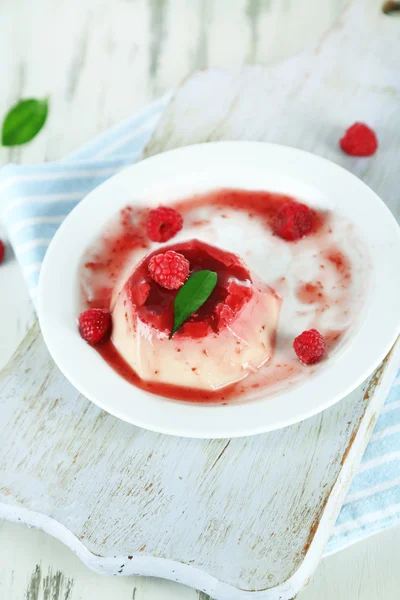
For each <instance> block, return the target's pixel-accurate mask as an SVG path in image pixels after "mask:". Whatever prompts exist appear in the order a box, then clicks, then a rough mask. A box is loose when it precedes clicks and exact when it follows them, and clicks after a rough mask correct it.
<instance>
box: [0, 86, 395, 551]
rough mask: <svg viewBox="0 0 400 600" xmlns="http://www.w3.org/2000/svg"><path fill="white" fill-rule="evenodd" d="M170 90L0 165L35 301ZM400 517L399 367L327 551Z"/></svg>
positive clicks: (9, 218)
mask: <svg viewBox="0 0 400 600" xmlns="http://www.w3.org/2000/svg"><path fill="white" fill-rule="evenodd" d="M170 96H171V94H168V95H166V96H164V97H163V98H161V99H160V100H159V101H157V102H154V103H153V104H151V105H150V106H148V107H147V108H146V109H145V110H143V111H142V112H140V113H139V114H137V115H135V116H134V117H132V118H130V119H128V120H126V121H124V122H123V123H121V124H119V125H117V126H116V127H113V128H112V129H110V130H108V131H106V132H105V133H104V134H102V135H100V136H99V137H97V138H96V139H94V140H93V141H92V142H90V143H89V144H86V145H85V146H83V147H82V148H81V149H80V150H78V151H77V152H74V153H73V154H71V155H69V156H68V157H67V158H65V159H64V160H62V161H59V162H53V163H46V164H41V165H13V164H10V165H7V166H6V167H3V168H2V169H1V170H0V219H1V220H2V222H3V224H4V225H5V227H6V230H7V232H8V236H9V239H10V242H11V244H12V246H13V249H14V251H15V254H16V256H17V259H18V261H19V263H20V265H21V268H22V271H23V274H24V277H25V280H26V283H27V285H28V288H29V291H30V294H31V298H32V301H33V303H34V304H35V303H36V296H37V285H38V279H39V272H40V267H41V264H42V261H43V257H44V255H45V253H46V250H47V247H48V245H49V243H50V241H51V239H52V237H53V235H54V234H55V232H56V231H57V229H58V227H59V226H60V224H61V223H62V221H63V220H64V218H65V217H66V216H67V215H68V213H69V212H70V211H71V210H72V209H73V208H74V206H75V205H76V204H77V203H78V202H79V201H80V200H81V199H82V198H84V197H85V196H86V195H87V194H88V193H89V192H90V191H91V190H93V189H94V188H95V187H97V186H98V185H99V184H100V183H102V182H103V181H105V180H106V179H108V178H109V177H111V176H112V175H114V174H115V173H117V172H118V171H119V170H120V169H122V168H123V167H125V166H127V165H131V164H133V163H134V162H136V161H137V160H140V158H141V153H142V150H143V148H144V146H145V145H146V143H147V141H148V140H149V138H150V136H151V133H152V131H153V130H154V127H155V125H156V124H157V121H158V119H159V118H160V116H161V114H162V112H163V110H164V108H165V106H166V105H167V103H168V101H169V98H170ZM399 523H400V372H399V373H398V375H397V379H396V381H395V383H394V385H393V387H392V389H391V391H390V393H389V395H388V398H387V400H386V403H385V406H384V408H383V410H382V413H381V415H380V417H379V420H378V422H377V424H376V426H375V429H374V432H373V435H372V437H371V440H370V443H369V445H368V447H367V449H366V452H365V454H364V457H363V459H362V463H361V465H360V468H359V470H358V472H357V474H356V476H355V477H354V480H353V483H352V485H351V488H350V491H349V493H348V496H347V498H346V500H345V503H344V505H343V507H342V509H341V512H340V515H339V517H338V520H337V523H336V525H335V528H334V531H333V534H332V536H331V538H330V540H329V543H328V545H327V548H326V551H325V554H330V553H332V552H335V551H337V550H340V549H341V548H344V547H346V546H348V545H350V544H351V543H353V542H355V541H357V540H360V539H362V538H364V537H367V536H369V535H371V534H373V533H376V532H378V531H382V530H383V529H386V528H388V527H392V526H394V525H397V524H399Z"/></svg>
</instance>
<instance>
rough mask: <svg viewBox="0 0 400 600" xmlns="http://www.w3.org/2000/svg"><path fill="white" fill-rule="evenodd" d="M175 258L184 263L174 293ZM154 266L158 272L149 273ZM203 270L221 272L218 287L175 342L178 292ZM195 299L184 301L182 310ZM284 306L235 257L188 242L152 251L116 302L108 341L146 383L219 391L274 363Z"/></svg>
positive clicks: (216, 286)
mask: <svg viewBox="0 0 400 600" xmlns="http://www.w3.org/2000/svg"><path fill="white" fill-rule="evenodd" d="M165 256H166V257H167V258H165ZM176 256H178V257H184V259H185V260H184V261H182V264H183V268H182V269H181V271H182V279H183V280H181V281H177V282H174V281H172V286H173V288H175V289H168V288H169V287H171V280H170V279H169V278H168V277H169V275H170V269H172V270H173V269H174V268H176V265H178V268H177V272H178V279H179V274H180V271H179V261H177V262H176V263H175V264H174V257H176ZM168 257H170V258H171V261H170V262H169V261H168ZM157 258H159V260H158V261H157ZM163 261H164V263H163ZM157 262H158V264H159V265H160V269H159V270H158V273H156V272H154V269H153V271H152V268H151V267H152V265H153V266H154V265H156V264H157ZM185 268H186V269H187V271H186V272H184V271H185ZM163 269H164V270H163ZM205 272H210V273H214V274H216V283H215V287H214V288H213V290H212V292H211V293H210V295H209V297H208V298H207V300H206V301H205V302H204V304H202V306H200V307H199V309H198V310H196V311H195V312H194V313H193V314H190V316H188V318H187V319H186V320H185V321H184V322H183V323H182V324H181V325H180V326H179V327H178V328H177V330H176V331H175V332H174V333H173V335H172V336H171V332H172V331H173V328H174V307H175V308H176V299H177V296H178V294H179V290H177V289H176V287H178V286H179V287H181V286H180V285H179V284H184V282H185V281H189V279H190V277H191V276H192V275H194V274H196V273H197V274H198V273H205ZM155 279H156V280H155ZM181 289H182V291H183V288H182V287H181ZM191 301H192V299H191V297H188V298H185V297H183V300H182V306H183V309H184V308H185V305H186V304H187V303H190V302H191ZM281 302H282V300H281V298H280V297H279V296H278V294H276V292H275V291H274V290H273V289H272V288H271V287H269V286H268V285H266V284H265V283H263V282H261V281H260V280H259V279H258V278H257V276H256V275H255V274H254V273H251V272H250V271H249V270H248V269H247V267H246V266H245V265H244V263H243V262H242V260H241V259H240V258H239V257H238V256H237V255H235V254H233V253H231V252H226V251H225V250H222V249H220V248H216V247H214V246H211V245H209V244H206V243H204V242H201V241H199V240H196V239H195V240H190V241H187V242H183V243H180V244H175V245H173V246H167V247H165V246H164V247H163V248H161V249H160V250H156V251H155V252H153V253H150V254H149V255H147V256H146V257H145V258H144V259H143V260H142V261H141V262H140V263H139V265H138V266H137V267H136V268H135V270H134V272H133V273H132V275H131V276H130V277H129V278H128V279H127V281H126V282H125V284H124V285H123V287H122V289H121V291H120V292H119V294H118V296H117V298H116V301H115V306H114V308H113V310H112V334H111V340H112V342H113V344H114V346H115V348H116V349H117V351H118V352H119V354H120V355H121V356H122V358H123V359H124V360H125V362H126V363H127V364H128V365H129V366H130V367H131V368H132V369H133V370H134V371H135V372H136V373H137V375H138V376H139V377H140V378H141V379H143V380H145V381H153V382H162V383H166V384H173V385H177V386H184V387H187V388H197V389H202V390H217V389H219V388H221V387H224V386H227V385H230V384H233V383H235V382H238V381H240V380H242V379H244V378H245V377H247V376H248V375H249V374H254V373H255V372H257V370H258V369H259V368H260V367H262V366H263V365H265V364H266V363H267V362H268V361H269V360H270V359H271V358H272V356H273V353H274V346H275V340H276V332H277V327H278V320H279V312H280V307H281Z"/></svg>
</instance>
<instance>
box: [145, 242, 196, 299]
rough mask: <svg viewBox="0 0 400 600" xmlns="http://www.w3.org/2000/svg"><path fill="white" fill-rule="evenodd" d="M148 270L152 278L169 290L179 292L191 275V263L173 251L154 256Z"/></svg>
mask: <svg viewBox="0 0 400 600" xmlns="http://www.w3.org/2000/svg"><path fill="white" fill-rule="evenodd" d="M148 268H149V273H150V277H151V278H152V279H153V280H154V281H155V282H156V283H158V284H159V285H161V286H162V287H164V288H166V289H167V290H179V288H181V287H182V286H183V284H184V283H185V281H186V279H187V278H188V275H189V261H188V260H187V258H185V257H184V256H183V255H182V254H179V252H174V251H173V250H168V251H167V252H165V253H160V254H156V255H155V256H152V258H151V259H150V262H149V267H148Z"/></svg>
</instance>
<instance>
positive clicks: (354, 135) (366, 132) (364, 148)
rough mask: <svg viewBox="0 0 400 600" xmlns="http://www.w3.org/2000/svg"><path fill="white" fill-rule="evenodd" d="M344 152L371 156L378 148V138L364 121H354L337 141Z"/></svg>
mask: <svg viewBox="0 0 400 600" xmlns="http://www.w3.org/2000/svg"><path fill="white" fill-rule="evenodd" d="M339 144H340V147H341V149H342V150H343V152H346V154H351V155H352V156H371V155H372V154H375V152H376V149H377V148H378V140H377V138H376V135H375V132H374V131H373V129H371V128H370V127H368V125H365V123H354V125H352V126H351V127H349V128H348V129H347V131H346V133H345V134H344V136H343V137H342V138H341V139H340V141H339Z"/></svg>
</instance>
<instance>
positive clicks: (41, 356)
mask: <svg viewBox="0 0 400 600" xmlns="http://www.w3.org/2000/svg"><path fill="white" fill-rule="evenodd" d="M356 22H357V29H356V30H355V28H354V23H356ZM387 23H391V22H390V21H387V20H385V21H380V20H379V15H375V14H373V11H372V10H371V11H368V12H367V11H365V4H364V3H363V2H359V3H356V4H354V5H352V7H351V8H350V10H349V11H348V12H347V14H346V15H345V17H344V18H343V21H342V24H341V26H340V27H338V28H336V29H334V30H333V32H332V33H331V34H330V35H329V36H327V38H326V39H325V40H324V42H323V44H322V45H321V46H320V47H319V48H317V49H316V50H315V51H314V52H309V53H306V54H304V55H302V56H301V57H297V58H296V59H292V60H291V61H289V62H288V63H285V64H284V65H282V66H281V67H276V68H261V67H254V68H247V69H244V70H241V71H238V72H236V73H230V72H225V71H220V70H212V71H208V72H207V71H206V72H202V73H199V74H197V75H194V76H193V77H192V78H191V79H189V80H188V81H187V82H186V83H185V84H184V85H183V86H182V88H181V89H180V90H179V92H178V94H177V96H176V98H175V100H174V101H173V103H172V105H171V107H170V108H169V110H168V111H167V113H166V115H165V117H164V118H163V120H162V122H161V124H160V125H159V127H158V130H157V132H156V134H155V136H154V137H153V140H152V142H151V143H150V145H149V148H148V150H147V153H148V154H152V153H155V152H158V151H162V150H163V149H165V148H167V147H175V146H178V145H183V144H186V143H192V142H195V141H205V140H206V139H266V140H268V141H280V142H282V143H288V144H291V145H297V146H299V147H303V148H306V149H310V150H313V151H316V152H319V153H321V154H324V155H325V156H328V157H330V158H333V159H334V160H336V162H339V161H342V162H343V164H345V163H346V166H347V167H349V166H350V167H351V168H352V170H353V171H354V172H356V173H358V174H359V175H362V176H363V179H364V180H366V181H367V182H368V183H370V185H372V187H375V189H376V191H377V192H378V193H380V194H381V195H382V196H383V197H384V198H385V199H386V198H389V197H390V192H391V190H393V189H394V188H393V181H394V177H395V174H396V170H395V168H394V167H393V163H390V158H391V156H392V153H393V149H394V147H393V144H394V142H393V140H391V137H390V135H389V133H387V134H386V130H385V127H387V128H388V129H389V124H391V126H394V124H396V123H399V114H398V110H397V114H396V107H397V102H396V97H397V95H398V84H399V82H398V78H397V76H396V69H395V63H396V61H395V60H394V56H395V54H394V50H395V47H394V44H395V42H394V41H393V36H392V37H390V35H389V33H390V31H389V29H388V27H392V25H387ZM355 31H356V32H357V36H358V37H357V39H355V33H354V32H355ZM392 31H393V30H392ZM338 36H339V39H338ZM354 47H357V48H358V49H359V48H361V49H362V51H364V53H365V55H364V56H363V60H366V61H368V60H372V61H374V60H376V58H377V55H378V56H379V57H380V58H381V59H383V58H384V57H385V58H387V60H386V72H385V77H383V79H384V81H383V82H382V81H380V82H378V84H375V83H372V82H371V81H368V73H367V72H365V69H363V68H362V64H363V63H362V61H361V60H358V58H357V56H354V61H353V62H352V64H353V63H354V64H355V66H354V69H353V67H350V66H349V65H348V63H347V61H346V57H347V56H348V55H349V53H351V52H352V48H354ZM338 48H340V53H339V52H338V51H337V49H338ZM358 52H359V50H358ZM338 65H340V66H341V68H340V69H339V71H337V69H338V68H339V67H338ZM375 71H376V69H375ZM339 75H340V77H339ZM361 76H362V77H361ZM360 77H361V79H360ZM338 79H339V80H340V84H339V83H336V84H334V82H337V81H338ZM388 89H389V90H391V91H388ZM339 104H340V106H341V109H340V110H339V108H337V110H336V107H337V106H338V105H339ZM325 107H329V108H326V110H324V108H325ZM378 107H379V110H378ZM318 108H319V110H318ZM378 118H379V123H377V122H376V121H377V119H378ZM358 119H362V120H367V121H369V122H371V123H372V124H373V125H375V124H376V125H378V124H379V126H380V131H382V136H381V143H382V146H383V148H381V151H380V153H379V155H377V157H375V158H374V161H373V162H372V161H362V160H358V159H351V161H350V163H349V159H347V158H346V157H343V156H341V155H340V154H339V152H338V151H337V149H336V143H337V139H338V137H339V134H340V133H341V131H342V130H343V128H344V127H346V126H347V125H348V124H349V123H351V122H353V121H354V120H358ZM327 121H328V122H327ZM374 184H375V185H374ZM394 201H395V198H393V199H392V202H391V206H392V208H393V209H394V210H395V205H394ZM396 353H397V354H398V350H397V351H396ZM395 358H396V357H394V358H392V359H391V360H390V361H386V362H385V364H384V366H383V367H382V368H381V369H380V370H378V372H377V374H376V375H375V376H374V377H373V378H371V380H370V381H369V382H367V383H366V384H365V385H364V386H361V387H360V388H359V390H357V391H356V392H354V393H353V394H352V395H350V396H349V397H348V398H346V399H345V400H343V401H342V402H341V403H340V404H338V405H337V406H335V407H333V408H331V409H330V410H328V411H326V412H325V413H323V414H322V415H319V416H317V417H315V418H313V419H310V420H308V421H306V422H304V423H302V424H299V425H296V426H293V427H290V428H287V429H285V430H283V431H281V432H275V433H272V434H268V435H264V436H258V437H255V438H248V439H242V440H232V441H230V442H229V441H218V440H217V441H199V440H182V439H173V438H167V437H164V436H160V435H156V434H151V433H148V432H145V431H142V430H139V429H136V428H134V427H131V426H129V425H127V424H125V423H122V422H119V421H117V420H116V419H114V418H113V417H110V416H108V415H106V414H105V413H102V412H101V411H100V410H99V409H97V408H96V407H94V406H93V405H91V404H90V403H89V402H87V401H86V400H85V399H84V398H83V397H82V396H80V395H79V394H78V393H77V392H76V391H75V390H74V389H73V388H72V387H71V386H70V385H69V384H68V383H67V382H66V381H65V380H64V379H63V378H62V377H61V375H60V374H59V372H58V371H57V369H56V368H55V367H54V365H53V364H52V362H51V359H50V358H49V356H48V353H47V350H46V349H45V347H44V345H43V342H42V339H41V337H40V335H39V334H38V331H37V329H33V330H32V331H31V332H30V334H29V336H28V337H27V338H26V339H25V341H24V343H23V344H22V346H21V347H20V349H19V351H18V352H17V354H16V355H15V357H14V358H13V360H12V362H11V363H10V365H9V366H8V368H7V369H5V370H4V371H3V372H2V373H1V375H0V392H1V395H0V403H1V405H2V406H1V411H2V413H1V414H2V419H1V423H0V428H1V429H0V436H1V440H2V445H1V449H0V503H1V504H0V516H4V517H6V518H9V519H11V520H22V521H23V522H26V523H29V524H33V525H35V526H38V527H41V528H43V529H44V530H46V531H48V532H49V533H51V534H53V535H55V536H57V537H59V538H60V539H62V540H63V541H64V542H65V543H67V544H68V545H69V546H70V547H71V548H73V549H74V550H75V551H76V552H77V553H78V555H79V556H80V557H81V558H82V560H84V562H85V563H86V564H88V565H89V566H90V567H92V568H93V569H95V570H97V571H99V572H103V573H109V574H111V573H113V574H125V575H127V574H133V573H140V574H147V575H157V576H161V577H167V578H170V579H173V580H174V579H175V580H178V581H181V582H183V583H187V584H188V585H191V586H195V587H198V588H199V589H205V590H206V591H207V592H208V593H210V594H211V595H212V596H213V597H215V598H218V599H221V600H223V599H225V598H226V599H228V598H229V599H233V600H234V599H235V598H237V599H242V598H246V597H251V598H268V599H273V600H275V599H278V598H282V599H283V598H291V597H293V596H294V595H295V594H296V593H297V592H298V591H299V589H301V587H302V586H303V585H304V584H305V582H306V580H307V579H308V577H309V576H310V575H311V573H312V571H313V569H314V568H315V566H316V564H317V562H318V560H319V557H320V556H321V554H322V552H323V548H324V545H325V543H326V541H327V538H328V536H329V533H330V531H331V528H332V526H333V523H334V520H335V518H336V515H337V512H338V510H339V509H340V503H341V501H342V499H343V496H344V494H345V493H346V490H347V487H348V484H349V482H350V480H351V476H352V474H353V472H354V469H355V468H356V466H357V463H358V461H359V459H360V456H361V453H362V450H363V448H364V446H365V444H366V442H367V439H368V434H369V432H370V430H371V428H372V426H373V423H374V421H375V418H376V415H377V412H378V411H379V407H380V405H381V403H382V402H383V400H384V397H385V395H386V392H387V389H388V386H389V385H390V383H391V380H392V378H393V376H394V373H395V369H396V360H395ZM22 376H23V381H24V385H23V389H21V377H22ZM130 557H131V558H130Z"/></svg>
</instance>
